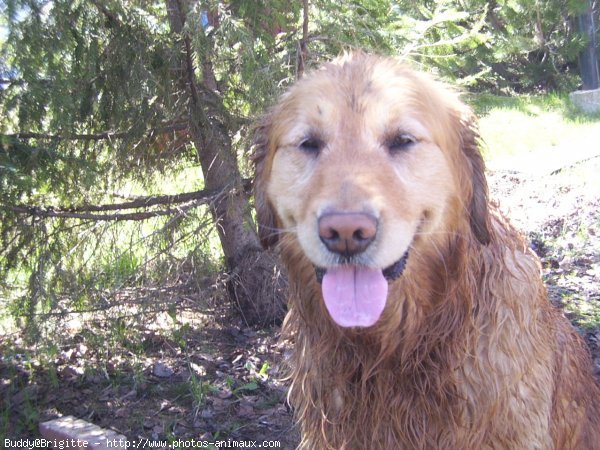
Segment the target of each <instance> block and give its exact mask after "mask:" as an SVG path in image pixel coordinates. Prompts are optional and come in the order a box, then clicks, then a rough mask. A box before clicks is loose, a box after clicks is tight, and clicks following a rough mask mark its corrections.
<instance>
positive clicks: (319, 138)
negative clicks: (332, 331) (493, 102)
mask: <svg viewBox="0 0 600 450" xmlns="http://www.w3.org/2000/svg"><path fill="white" fill-rule="evenodd" d="M461 108H462V106H461V104H460V103H459V102H457V101H456V99H455V98H454V96H453V95H451V94H449V93H448V92H447V91H445V90H444V89H442V88H440V86H439V85H438V84H437V83H435V82H433V81H431V80H430V79H429V78H427V77H425V76H423V75H420V74H417V73H415V72H413V71H411V70H409V69H407V68H405V67H404V66H402V65H401V64H399V63H397V62H396V61H393V60H389V59H382V58H376V57H368V56H365V55H359V56H354V57H353V56H347V57H344V58H342V59H340V60H338V61H336V62H334V63H332V64H330V65H328V66H326V67H325V68H324V69H322V70H320V71H317V72H315V73H314V74H312V75H310V76H308V77H307V78H305V79H303V80H301V81H300V82H299V83H297V84H296V85H295V86H294V87H293V88H292V89H291V90H290V91H289V92H288V93H287V94H286V95H285V96H284V98H283V99H282V100H281V102H280V103H279V104H278V105H277V106H276V107H275V108H274V110H273V112H272V113H271V114H270V116H269V117H268V120H267V122H266V124H265V126H264V127H263V133H264V136H262V137H261V139H262V148H261V149H259V155H258V157H257V160H258V162H257V170H258V174H257V175H258V178H257V192H256V193H257V211H258V216H259V217H258V219H259V223H260V224H261V225H262V227H263V237H266V239H265V240H266V241H272V240H273V239H276V236H277V233H278V232H281V231H277V230H282V231H283V232H289V233H292V234H294V235H295V236H296V238H297V240H298V242H299V244H300V246H301V248H302V251H303V252H304V253H305V255H306V257H307V258H308V259H309V260H310V261H311V262H312V264H313V265H314V266H315V267H316V268H317V272H318V273H319V272H321V273H324V274H325V275H324V278H323V295H324V299H325V302H326V305H327V307H328V309H329V311H330V313H331V314H332V317H333V318H334V320H335V321H336V322H338V323H339V324H340V325H342V326H369V325H372V324H373V323H374V322H375V321H376V320H377V318H378V317H379V314H380V313H381V310H382V309H383V307H384V306H385V296H386V295H387V284H388V283H389V282H391V281H393V279H394V278H395V277H397V276H398V275H399V274H400V273H401V272H402V270H403V268H404V265H405V264H406V263H407V255H408V252H409V249H410V248H411V247H412V246H414V245H416V240H417V238H418V237H419V236H424V235H428V234H432V233H436V232H442V230H446V232H447V231H448V228H449V226H450V225H451V224H449V222H451V221H452V220H454V219H453V218H455V217H457V214H463V215H464V214H466V215H469V214H471V213H472V212H471V211H470V209H472V205H471V203H472V200H473V199H474V192H473V191H474V190H475V189H476V187H474V186H473V181H472V179H473V173H472V172H473V166H474V165H473V164H472V163H471V162H469V157H470V155H468V154H466V153H465V152H464V151H463V150H462V147H464V143H465V140H467V141H468V140H469V139H468V138H467V139H466V138H465V136H464V135H465V131H464V128H465V125H464V124H463V123H462V122H461V118H460V117H461V114H463V112H464V111H461V110H460V109H461ZM471 140H473V139H471ZM477 154H478V153H477ZM481 176H483V175H482V174H481ZM465 177H467V178H468V182H467V183H465V180H464V179H461V178H465ZM464 191H467V192H464ZM465 199H468V200H467V201H465ZM465 203H466V204H465ZM361 290H363V291H364V295H363V294H356V292H359V291H361ZM351 291H354V293H352V292H351ZM350 303H352V305H354V306H352V305H350ZM356 305H358V306H356ZM373 305H375V306H373ZM338 310H339V311H338Z"/></svg>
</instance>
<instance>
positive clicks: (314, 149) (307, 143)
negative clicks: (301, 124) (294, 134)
mask: <svg viewBox="0 0 600 450" xmlns="http://www.w3.org/2000/svg"><path fill="white" fill-rule="evenodd" d="M323 145H324V144H323V141H321V140H320V139H318V138H315V137H309V138H306V139H304V140H303V141H302V142H301V143H300V148H301V149H302V150H304V151H305V152H307V153H315V154H316V153H319V152H320V151H321V149H322V148H323Z"/></svg>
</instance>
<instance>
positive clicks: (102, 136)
mask: <svg viewBox="0 0 600 450" xmlns="http://www.w3.org/2000/svg"><path fill="white" fill-rule="evenodd" d="M187 128H188V123H187V122H177V123H172V124H168V125H163V126H160V127H157V128H151V129H150V130H148V131H147V132H146V134H147V135H148V136H154V135H156V134H163V133H169V132H172V131H180V130H186V129H187ZM130 134H131V130H128V131H103V132H101V133H73V134H47V133H33V132H19V133H12V134H0V137H7V138H16V139H52V140H59V141H102V140H107V139H122V138H126V137H128V136H129V135H130Z"/></svg>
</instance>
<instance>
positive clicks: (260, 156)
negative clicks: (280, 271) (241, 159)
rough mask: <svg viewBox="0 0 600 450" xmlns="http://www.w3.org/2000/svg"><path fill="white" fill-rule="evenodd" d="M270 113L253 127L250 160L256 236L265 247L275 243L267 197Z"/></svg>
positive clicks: (272, 212)
mask: <svg viewBox="0 0 600 450" xmlns="http://www.w3.org/2000/svg"><path fill="white" fill-rule="evenodd" d="M270 130H271V115H270V114H267V115H265V116H264V117H262V119H261V120H260V121H259V123H258V125H257V126H256V127H255V129H254V143H253V153H252V162H253V163H254V207H255V208H256V221H257V224H258V237H259V238H260V242H261V244H262V245H263V247H265V248H269V247H272V246H274V245H275V244H277V223H276V221H275V211H274V210H273V207H272V206H271V203H270V202H269V199H268V198H267V180H268V178H269V174H270V173H271V158H270V155H269V146H270V138H269V134H270Z"/></svg>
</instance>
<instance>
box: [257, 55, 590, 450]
mask: <svg viewBox="0 0 600 450" xmlns="http://www.w3.org/2000/svg"><path fill="white" fill-rule="evenodd" d="M257 129H258V132H257V141H256V150H255V156H254V158H255V164H256V172H257V173H256V183H255V189H256V191H255V194H256V208H257V214H258V221H259V227H260V232H261V238H262V240H263V243H264V244H266V245H269V246H273V245H274V244H277V246H278V248H279V251H280V253H281V257H282V259H283V262H284V265H285V267H286V268H287V271H288V274H289V283H290V300H289V313H288V316H287V318H286V321H285V323H284V329H285V331H286V332H287V333H288V334H289V335H290V336H291V337H292V339H293V341H294V354H293V356H292V357H291V374H290V377H291V382H292V384H291V390H290V394H289V396H290V401H291V404H292V405H293V407H294V408H295V413H296V416H297V418H298V420H299V423H300V427H301V432H302V442H301V444H300V448H303V449H308V450H320V449H356V450H367V449H384V450H396V449H442V450H465V449H472V450H482V449H507V450H508V449H511V450H512V449H514V450H525V449H538V450H549V449H555V450H565V449H581V450H590V449H600V391H599V389H598V387H597V386H596V384H595V382H594V378H593V374H592V366H591V362H590V357H589V355H588V353H587V351H586V349H585V347H584V344H583V342H582V340H581V339H580V338H579V337H578V335H577V333H576V332H575V331H574V330H573V329H572V327H571V326H570V324H569V323H568V322H567V320H566V319H564V318H563V317H562V315H561V313H560V312H559V311H557V310H555V309H554V308H553V307H552V306H551V305H550V303H549V302H548V300H547V296H546V292H545V289H544V286H543V285H542V282H541V279H540V265H539V262H538V260H537V258H536V257H535V255H534V254H533V253H532V252H531V251H530V250H529V249H528V248H527V245H526V243H525V242H524V241H523V239H522V238H521V236H519V234H518V233H517V232H516V231H515V230H514V229H513V228H512V227H511V226H510V225H509V224H508V223H507V222H506V221H505V220H504V219H503V218H502V217H501V215H499V214H498V213H497V212H496V211H495V210H494V208H493V207H491V206H490V204H489V202H488V194H487V185H486V180H485V175H484V163H483V160H482V157H481V155H480V152H479V149H478V137H477V134H476V132H475V131H474V130H475V129H474V125H473V118H472V114H471V113H470V112H469V110H468V108H466V107H465V106H464V105H463V104H462V103H461V102H460V101H459V100H458V99H457V97H456V96H455V95H454V94H453V93H451V92H450V91H449V90H447V89H446V88H444V87H443V86H441V85H440V84H439V83H437V82H435V81H432V80H431V79H430V78H429V77H428V76H426V75H424V74H421V73H418V72H415V71H413V70H411V69H409V68H408V67H406V66H405V65H403V64H402V63H400V62H397V61H396V60H393V59H387V58H383V57H377V56H370V55H366V54H364V53H352V54H348V55H345V56H342V57H340V58H338V59H337V60H335V61H333V62H331V63H329V64H325V66H324V67H322V68H321V69H320V70H317V71H315V72H313V73H312V74H310V75H308V76H306V77H304V78H303V79H301V80H300V81H299V82H298V83H296V84H295V85H294V86H293V87H292V88H291V89H290V90H289V91H288V92H287V93H286V94H285V95H284V96H283V97H282V99H281V100H280V101H279V103H278V104H277V105H276V106H274V107H273V108H272V110H271V111H270V112H269V113H267V114H266V116H265V118H264V120H263V122H261V124H260V125H259V126H258V127H257ZM506 132H507V133H510V130H506Z"/></svg>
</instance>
